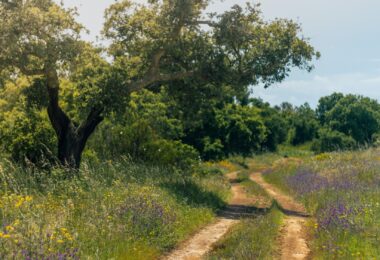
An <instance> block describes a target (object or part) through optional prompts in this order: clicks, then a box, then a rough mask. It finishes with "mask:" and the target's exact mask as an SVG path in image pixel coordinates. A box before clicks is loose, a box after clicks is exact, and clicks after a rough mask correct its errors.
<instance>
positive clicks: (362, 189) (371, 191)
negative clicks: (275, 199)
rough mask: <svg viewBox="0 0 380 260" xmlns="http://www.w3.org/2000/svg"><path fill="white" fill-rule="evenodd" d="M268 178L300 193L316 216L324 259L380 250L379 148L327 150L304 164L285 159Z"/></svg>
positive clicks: (317, 245)
mask: <svg viewBox="0 0 380 260" xmlns="http://www.w3.org/2000/svg"><path fill="white" fill-rule="evenodd" d="M264 177H265V179H266V180H267V181H268V182H270V183H272V184H275V185H276V186H277V187H279V188H281V189H282V190H284V191H285V192H288V193H290V194H292V195H295V196H296V198H297V199H298V200H299V201H301V202H302V203H303V204H304V205H305V206H306V208H307V210H308V211H309V212H310V213H311V214H312V215H313V216H315V222H313V223H310V227H309V229H310V230H309V232H310V234H312V237H313V243H312V251H313V255H314V256H315V257H316V258H318V259H331V258H334V259H375V258H376V257H377V256H379V255H380V251H379V247H378V243H379V240H378V238H379V235H380V233H379V227H380V222H379V221H378V220H379V219H380V218H379V216H380V206H379V205H380V199H379V195H380V188H379V187H380V185H379V180H380V172H379V150H378V149H369V150H364V151H357V152H340V153H324V154H320V155H317V156H311V157H308V158H304V162H303V163H301V164H300V163H299V162H297V163H295V162H294V161H292V160H281V161H277V163H275V164H274V167H273V168H272V169H271V170H270V171H268V172H266V173H265V175H264Z"/></svg>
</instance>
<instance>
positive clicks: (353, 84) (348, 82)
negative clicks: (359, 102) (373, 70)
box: [253, 73, 380, 106]
mask: <svg viewBox="0 0 380 260" xmlns="http://www.w3.org/2000/svg"><path fill="white" fill-rule="evenodd" d="M379 90H380V76H378V75H368V74H364V73H351V74H337V75H327V76H326V75H314V76H311V77H310V79H308V80H287V81H285V82H283V83H281V84H279V85H277V86H272V87H270V88H268V89H263V88H262V87H256V88H254V89H253V91H254V94H253V96H255V97H261V98H262V99H264V100H265V101H268V102H270V103H271V104H273V105H278V104H280V103H282V102H284V101H287V102H291V103H293V104H295V105H300V104H303V103H305V102H308V103H310V105H312V106H316V105H317V103H318V100H319V98H321V97H323V96H326V95H330V94H332V93H333V92H342V93H345V94H349V93H352V94H358V95H363V96H369V97H371V98H374V99H377V100H380V91H379Z"/></svg>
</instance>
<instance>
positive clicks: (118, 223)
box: [0, 160, 229, 259]
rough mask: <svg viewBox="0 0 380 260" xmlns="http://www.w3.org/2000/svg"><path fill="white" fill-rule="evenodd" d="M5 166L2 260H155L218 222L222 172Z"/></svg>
mask: <svg viewBox="0 0 380 260" xmlns="http://www.w3.org/2000/svg"><path fill="white" fill-rule="evenodd" d="M67 174H68V173H67V172H65V171H64V170H62V169H54V170H52V171H51V172H50V173H49V174H48V173H46V172H45V173H44V172H39V171H35V170H33V169H24V168H21V167H18V166H16V165H14V164H12V163H10V162H6V161H3V162H1V163H0V259H8V258H11V259H79V258H85V259H86V258H91V259H109V258H114V259H126V258H130V259H152V258H156V257H157V256H159V255H161V254H162V253H164V252H166V251H168V250H170V249H171V248H173V247H174V246H175V245H176V244H178V243H179V242H180V241H182V240H184V239H185V238H186V237H188V236H189V234H191V233H193V232H195V231H196V230H197V229H199V228H200V227H202V226H204V225H205V224H207V223H209V222H210V221H212V220H213V219H214V217H215V212H216V211H217V209H219V208H221V207H223V205H224V201H225V199H226V198H227V197H228V190H229V184H228V182H226V181H225V180H224V178H223V177H222V175H221V174H206V175H204V176H202V177H200V176H199V175H198V174H196V175H193V176H185V175H184V174H183V173H180V172H176V171H174V170H168V169H162V168H157V167H151V166H146V165H139V164H134V163H131V162H129V161H128V160H121V161H119V162H112V163H105V164H97V165H93V166H91V165H84V167H83V169H82V170H81V171H80V173H79V174H78V175H77V176H76V177H72V178H67V177H66V176H67Z"/></svg>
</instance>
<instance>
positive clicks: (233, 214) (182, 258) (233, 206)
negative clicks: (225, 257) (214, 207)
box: [164, 172, 257, 260]
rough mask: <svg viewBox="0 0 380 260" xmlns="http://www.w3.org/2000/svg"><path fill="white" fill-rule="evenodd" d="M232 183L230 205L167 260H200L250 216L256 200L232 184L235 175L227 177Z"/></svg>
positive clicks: (238, 186) (231, 174)
mask: <svg viewBox="0 0 380 260" xmlns="http://www.w3.org/2000/svg"><path fill="white" fill-rule="evenodd" d="M227 177H228V179H229V180H230V182H231V183H232V189H231V190H232V194H233V197H232V199H231V201H230V204H229V205H228V206H227V207H226V208H225V209H224V210H223V211H221V212H220V217H218V219H217V221H216V222H215V223H214V224H211V225H208V226H207V227H205V228H203V229H202V230H201V231H200V232H198V233H197V234H195V235H194V236H193V237H191V238H190V239H188V240H187V241H185V242H184V243H182V245H180V246H179V247H178V248H177V249H176V250H174V251H173V252H172V253H171V254H169V255H168V256H166V257H165V258H164V259H167V260H190V259H191V260H193V259H201V258H202V257H203V256H205V255H206V254H207V253H208V252H209V251H210V250H211V249H212V246H213V245H214V244H215V243H216V242H217V241H218V240H220V239H221V238H222V237H223V236H224V235H225V234H226V233H227V232H228V230H229V229H230V228H231V227H232V226H234V225H236V224H237V223H239V222H240V219H241V218H242V217H246V216H250V215H252V214H255V213H252V207H250V205H252V204H254V203H255V202H256V200H257V198H253V197H249V196H248V195H247V194H246V192H245V191H244V189H243V188H242V187H241V186H240V184H238V183H234V180H235V179H236V177H237V173H236V172H234V173H230V174H228V175H227Z"/></svg>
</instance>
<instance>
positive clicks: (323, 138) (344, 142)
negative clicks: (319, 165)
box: [311, 128, 356, 153]
mask: <svg viewBox="0 0 380 260" xmlns="http://www.w3.org/2000/svg"><path fill="white" fill-rule="evenodd" d="M355 146H356V142H355V140H354V139H353V138H352V137H351V136H347V135H345V134H343V133H341V132H338V131H335V130H331V129H326V128H322V129H320V130H319V132H318V139H315V140H314V141H313V144H312V147H311V148H312V150H313V151H315V152H317V153H323V152H332V151H340V150H348V149H353V148H354V147H355Z"/></svg>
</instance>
